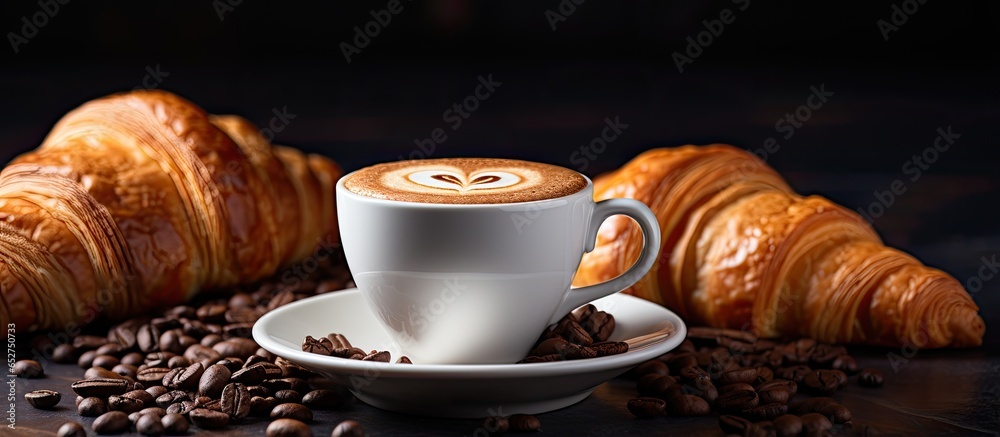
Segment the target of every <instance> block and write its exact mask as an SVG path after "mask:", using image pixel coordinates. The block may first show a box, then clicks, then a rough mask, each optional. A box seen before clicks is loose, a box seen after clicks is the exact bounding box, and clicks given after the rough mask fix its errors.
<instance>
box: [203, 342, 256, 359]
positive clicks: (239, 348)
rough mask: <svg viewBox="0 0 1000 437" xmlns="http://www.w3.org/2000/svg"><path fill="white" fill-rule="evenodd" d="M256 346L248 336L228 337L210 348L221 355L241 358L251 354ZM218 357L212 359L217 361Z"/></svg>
mask: <svg viewBox="0 0 1000 437" xmlns="http://www.w3.org/2000/svg"><path fill="white" fill-rule="evenodd" d="M198 346H200V345H198ZM192 347H194V346H192ZM258 347H260V346H258V345H257V343H256V342H255V341H253V340H250V339H249V338H230V339H229V340H225V341H222V342H219V343H217V344H216V345H215V346H212V349H213V350H215V351H216V352H218V353H219V354H220V355H221V357H239V358H243V357H249V356H250V355H253V353H254V351H256V350H257V348H258ZM221 357H220V358H221ZM218 359H219V358H216V359H214V360H213V361H218Z"/></svg>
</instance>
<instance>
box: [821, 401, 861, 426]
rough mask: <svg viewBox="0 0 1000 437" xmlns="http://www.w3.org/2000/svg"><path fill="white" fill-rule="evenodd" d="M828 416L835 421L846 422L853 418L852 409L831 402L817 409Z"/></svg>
mask: <svg viewBox="0 0 1000 437" xmlns="http://www.w3.org/2000/svg"><path fill="white" fill-rule="evenodd" d="M816 412H817V413H819V414H822V415H824V416H826V417H827V418H828V419H830V421H831V422H833V423H844V422H848V421H850V420H851V417H852V415H851V410H848V409H847V407H845V406H843V405H840V404H830V405H827V406H825V407H822V408H820V409H819V410H817V411H816Z"/></svg>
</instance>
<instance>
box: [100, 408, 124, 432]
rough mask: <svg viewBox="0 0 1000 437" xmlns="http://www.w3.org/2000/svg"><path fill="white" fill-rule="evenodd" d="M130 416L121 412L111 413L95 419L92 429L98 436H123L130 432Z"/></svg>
mask: <svg viewBox="0 0 1000 437" xmlns="http://www.w3.org/2000/svg"><path fill="white" fill-rule="evenodd" d="M128 427H129V421H128V415H127V414H125V413H123V412H121V411H109V412H107V413H104V414H102V415H101V416H100V417H98V418H97V419H94V424H93V425H91V429H93V430H94V432H96V433H98V434H121V433H123V432H125V431H128Z"/></svg>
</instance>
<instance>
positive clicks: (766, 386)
mask: <svg viewBox="0 0 1000 437" xmlns="http://www.w3.org/2000/svg"><path fill="white" fill-rule="evenodd" d="M775 388H780V389H782V390H785V391H787V392H788V397H789V398H791V397H793V396H795V394H796V393H798V391H799V385H798V384H796V383H795V381H789V380H787V379H775V380H773V381H770V382H765V383H763V384H760V385H758V386H757V391H765V390H771V389H775Z"/></svg>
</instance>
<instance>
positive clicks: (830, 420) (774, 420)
mask: <svg viewBox="0 0 1000 437" xmlns="http://www.w3.org/2000/svg"><path fill="white" fill-rule="evenodd" d="M856 374H857V375H858V383H859V384H861V385H864V386H868V387H876V386H879V385H881V384H882V374H881V372H879V371H878V370H876V369H863V370H861V371H860V372H859V369H858V366H857V363H856V361H855V360H854V358H853V357H851V356H850V355H849V354H848V353H847V349H846V348H844V347H843V346H835V345H830V344H824V343H819V342H816V341H815V340H812V339H799V340H795V341H790V342H785V343H777V342H773V341H769V340H764V339H758V338H757V337H756V336H754V335H753V334H751V333H748V332H744V331H738V330H732V329H716V328H691V329H690V330H689V331H688V338H687V339H686V340H685V341H684V342H683V343H682V344H681V345H680V346H678V347H677V349H675V350H674V351H673V352H671V353H668V354H666V355H663V356H661V357H659V358H657V359H655V360H652V361H647V362H645V363H643V364H640V365H639V366H637V367H636V368H635V369H633V371H632V376H633V377H635V378H637V379H638V381H637V383H636V391H637V392H638V393H639V395H640V396H641V397H638V398H636V399H632V400H630V401H629V402H628V404H627V405H626V408H627V409H628V411H629V412H631V413H632V414H633V415H635V416H636V417H640V418H650V417H657V416H664V415H670V416H706V415H709V414H711V413H712V412H713V411H714V412H716V413H718V414H719V415H720V416H719V426H720V427H721V428H722V430H723V431H725V432H727V433H733V434H740V435H777V436H796V435H802V434H804V435H821V434H824V433H829V432H832V431H833V429H834V425H835V424H837V425H840V424H847V425H850V424H851V412H850V410H848V409H847V408H846V407H844V406H843V405H840V404H839V403H837V401H835V400H834V399H832V398H830V397H828V396H829V395H831V394H833V393H835V392H836V391H837V390H839V389H840V388H842V387H844V386H845V385H847V384H848V383H849V380H850V379H849V378H850V376H852V375H856ZM799 393H804V394H808V395H813V396H818V397H812V398H807V399H802V400H793V399H792V398H794V397H795V396H796V394H799Z"/></svg>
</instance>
